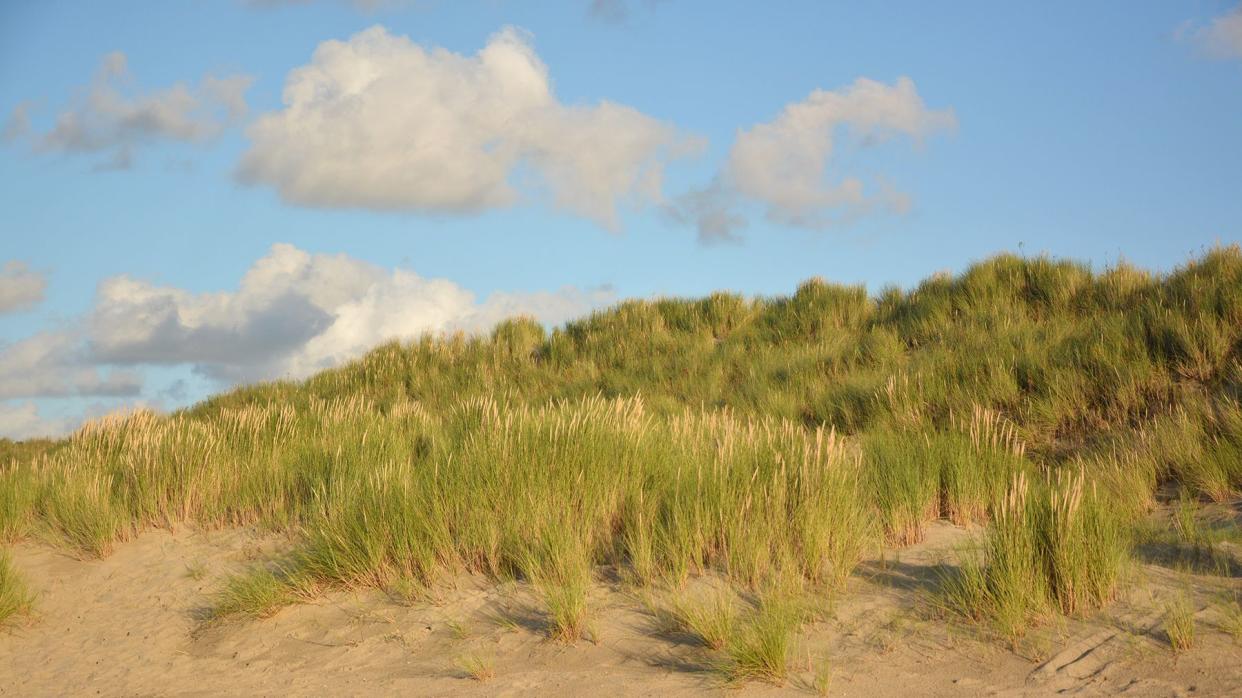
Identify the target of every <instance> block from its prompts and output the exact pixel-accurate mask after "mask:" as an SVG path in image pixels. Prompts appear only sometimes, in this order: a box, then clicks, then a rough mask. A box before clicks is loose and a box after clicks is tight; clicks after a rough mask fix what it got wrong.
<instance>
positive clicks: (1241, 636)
mask: <svg viewBox="0 0 1242 698" xmlns="http://www.w3.org/2000/svg"><path fill="white" fill-rule="evenodd" d="M1219 610H1220V615H1221V628H1222V629H1223V630H1224V631H1225V632H1226V633H1228V634H1229V636H1230V637H1232V638H1233V641H1234V643H1235V644H1237V643H1242V600H1239V599H1237V598H1233V597H1226V598H1224V599H1222V600H1221V602H1220V607H1219Z"/></svg>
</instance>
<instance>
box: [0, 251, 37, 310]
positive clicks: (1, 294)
mask: <svg viewBox="0 0 1242 698" xmlns="http://www.w3.org/2000/svg"><path fill="white" fill-rule="evenodd" d="M46 288H47V278H46V277H45V276H44V275H43V274H40V273H39V272H37V271H34V270H32V269H30V268H29V267H27V266H26V265H25V263H23V262H19V261H16V260H13V261H9V262H5V264H4V266H2V267H0V315H2V314H4V313H16V312H21V311H23V310H29V309H31V308H33V307H35V306H36V305H38V304H39V303H40V302H41V301H42V300H43V292H44V290H45V289H46Z"/></svg>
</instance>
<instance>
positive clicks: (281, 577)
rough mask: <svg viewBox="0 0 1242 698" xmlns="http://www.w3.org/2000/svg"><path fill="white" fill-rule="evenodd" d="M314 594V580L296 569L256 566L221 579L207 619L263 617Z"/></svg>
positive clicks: (315, 593)
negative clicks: (221, 582)
mask: <svg viewBox="0 0 1242 698" xmlns="http://www.w3.org/2000/svg"><path fill="white" fill-rule="evenodd" d="M318 595H319V590H318V589H317V587H316V585H315V583H314V581H313V580H311V579H309V578H308V577H307V576H306V575H305V573H304V572H303V571H302V570H300V569H297V568H296V567H292V566H286V567H278V568H276V569H269V568H267V567H256V568H253V569H251V570H249V571H246V572H243V573H241V574H237V575H233V576H230V577H228V578H226V579H225V580H224V584H223V587H222V588H221V589H220V591H219V592H217V594H216V597H215V603H214V604H213V605H212V607H211V609H210V612H209V619H210V620H213V621H219V620H224V619H227V618H231V617H239V616H240V617H248V618H267V617H269V616H271V615H274V614H275V613H276V612H277V611H279V610H280V609H282V608H284V607H286V606H290V605H292V604H295V603H303V602H306V601H309V600H311V599H313V598H315V597H316V596H318Z"/></svg>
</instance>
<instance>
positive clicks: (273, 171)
mask: <svg viewBox="0 0 1242 698" xmlns="http://www.w3.org/2000/svg"><path fill="white" fill-rule="evenodd" d="M283 100H284V107H283V108H282V109H281V110H279V111H276V112H272V113H267V114H264V115H262V116H261V117H259V118H258V119H257V120H256V122H255V123H254V124H252V125H251V126H250V127H249V128H248V130H247V135H248V136H249V138H250V140H251V147H250V149H249V150H248V152H247V153H246V154H245V155H244V156H243V159H242V161H241V163H240V166H239V169H238V173H239V176H240V177H241V179H242V180H243V181H246V182H250V183H256V184H266V185H270V186H272V187H274V188H275V189H276V190H277V191H278V192H279V193H280V195H281V197H282V198H283V199H285V200H286V201H289V202H292V203H296V204H300V205H305V206H319V207H355V208H367V209H377V210H408V211H424V212H440V213H470V212H477V211H482V210H484V209H489V208H495V207H502V206H507V205H510V204H512V203H514V202H515V201H517V200H518V199H519V197H520V195H521V193H522V192H526V193H530V192H531V191H533V190H537V189H542V188H546V189H547V190H548V191H549V192H550V194H551V197H552V199H553V201H554V202H555V204H556V205H557V206H558V207H559V208H561V209H564V210H567V211H569V212H572V213H574V214H577V215H581V216H585V217H587V218H590V219H592V220H594V221H597V222H598V223H600V224H601V225H603V226H605V227H608V228H609V229H614V230H615V229H617V228H619V226H620V223H619V219H618V206H619V205H621V204H624V203H630V204H635V205H641V204H645V203H654V202H659V201H660V198H661V181H662V176H663V168H664V164H665V162H666V161H667V160H668V159H669V158H671V157H675V156H677V155H680V154H682V153H684V152H686V151H688V150H690V149H693V148H694V147H697V145H698V144H697V142H696V141H695V140H694V139H690V138H687V137H685V136H683V135H681V134H679V133H678V132H677V130H676V129H675V128H673V127H672V126H671V125H669V124H667V123H664V122H662V121H658V120H656V119H654V118H652V117H649V116H646V115H644V114H642V113H640V112H639V111H637V110H635V109H633V108H631V107H627V106H624V105H620V104H615V103H612V102H607V101H602V102H599V103H598V104H594V105H566V104H563V103H562V102H560V101H559V100H558V99H557V97H556V95H555V94H554V92H553V89H552V83H551V80H550V78H549V76H548V69H547V67H546V66H545V65H544V64H543V62H542V61H541V60H540V59H539V57H538V56H537V55H536V54H535V51H534V49H533V48H532V47H531V45H530V43H529V41H528V40H527V37H526V36H525V35H523V34H522V33H520V32H519V31H517V30H515V29H511V28H510V29H504V30H502V31H501V32H499V33H497V34H496V35H494V36H493V37H492V38H491V39H490V40H489V41H488V43H487V45H486V46H484V47H483V48H482V49H481V50H480V51H479V52H478V53H477V54H475V55H473V56H466V55H461V54H457V53H453V52H451V51H447V50H444V49H428V48H424V47H422V46H419V45H418V44H415V43H414V42H412V41H410V39H408V38H406V37H401V36H394V35H392V34H390V33H389V32H388V31H387V30H386V29H384V28H383V27H380V26H376V27H373V28H371V29H368V30H366V31H363V32H360V33H358V34H356V35H354V36H353V37H351V38H350V39H349V40H348V41H326V42H324V43H322V44H320V45H319V47H318V48H317V49H316V50H315V53H314V56H313V57H312V59H311V62H310V63H309V64H307V65H305V66H302V67H300V68H297V69H295V70H293V71H292V72H291V73H290V74H289V76H288V78H287V80H286V83H285V87H284V93H283Z"/></svg>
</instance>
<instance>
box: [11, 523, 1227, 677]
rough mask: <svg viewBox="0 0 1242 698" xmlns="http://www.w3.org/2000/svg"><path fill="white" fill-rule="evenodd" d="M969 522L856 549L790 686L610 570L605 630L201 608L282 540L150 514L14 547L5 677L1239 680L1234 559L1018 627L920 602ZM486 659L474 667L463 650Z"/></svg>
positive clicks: (459, 599)
mask: <svg viewBox="0 0 1242 698" xmlns="http://www.w3.org/2000/svg"><path fill="white" fill-rule="evenodd" d="M966 535H967V534H966V532H964V531H962V530H960V529H956V528H954V527H952V526H949V525H947V524H938V525H936V526H935V527H933V529H932V531H931V534H930V535H929V536H928V539H927V541H925V542H924V543H922V544H920V545H919V546H915V547H913V548H908V549H905V550H902V551H900V554H895V553H890V556H891V557H889V559H887V560H883V561H881V560H873V561H869V562H867V563H865V564H864V565H863V567H862V569H861V570H860V572H859V574H858V575H856V578H855V579H854V580H852V582H851V588H850V589H849V590H848V592H847V593H845V594H843V595H842V598H841V599H840V600H839V601H838V603H837V604H836V606H835V608H834V610H833V612H832V614H831V615H830V617H829V618H828V619H827V620H824V621H822V622H819V623H816V624H814V625H812V626H810V627H809V628H807V630H806V631H805V632H804V633H803V635H802V636H801V637H800V638H799V650H798V654H797V657H798V659H797V670H796V671H795V672H794V675H793V676H791V678H790V680H789V681H788V682H787V683H786V684H785V685H784V686H781V687H775V686H770V685H767V684H762V683H748V684H745V685H743V686H740V687H739V686H728V685H724V684H722V683H721V681H720V679H719V678H718V675H717V674H715V673H713V672H712V671H711V670H710V661H711V658H710V656H709V655H708V653H707V652H706V650H704V649H703V648H701V647H697V646H695V645H694V644H692V643H690V642H687V641H685V640H684V639H679V638H676V637H669V636H666V635H661V634H660V632H659V630H658V627H657V623H656V622H655V619H654V618H653V617H652V615H650V614H649V613H647V612H645V611H644V610H643V606H642V605H641V604H640V603H637V602H636V601H635V599H634V598H633V597H632V596H630V595H628V594H627V592H625V591H624V590H623V589H622V588H621V587H620V586H619V585H615V584H608V583H607V582H605V581H601V584H600V585H599V586H600V588H599V590H598V593H597V596H596V598H594V599H593V608H594V609H595V623H594V629H595V632H596V635H597V638H596V639H597V642H594V643H592V642H589V641H582V642H579V643H578V644H577V645H574V646H565V645H562V644H558V643H554V642H551V641H548V640H546V639H545V638H544V635H543V633H542V631H541V629H540V628H541V623H542V621H541V619H540V616H539V613H538V611H537V610H536V608H535V606H534V605H533V603H532V602H533V599H532V598H531V597H530V596H529V592H528V591H527V590H526V589H524V588H523V587H522V586H521V585H502V586H499V587H497V586H495V585H494V584H488V583H486V582H485V581H484V580H481V579H462V580H459V582H458V583H457V585H456V587H455V588H453V589H448V590H445V591H443V592H442V594H441V598H439V599H438V600H437V602H436V603H432V604H419V605H414V606H403V605H400V604H397V603H394V602H393V601H392V600H390V599H389V598H387V597H386V596H384V595H383V594H379V593H374V592H368V593H360V594H351V593H338V594H333V595H330V596H328V597H326V598H324V599H322V600H321V601H319V602H317V603H313V604H309V605H304V606H298V607H293V608H288V609H284V610H282V611H281V612H279V613H278V614H276V615H275V616H273V617H271V618H268V619H264V620H258V621H246V622H235V623H227V624H223V625H216V626H211V627H203V626H202V624H201V622H200V619H201V618H202V617H203V611H204V609H205V607H206V606H207V605H208V604H209V603H210V599H211V592H212V591H213V590H214V589H216V588H218V585H219V583H220V580H221V578H222V577H223V576H224V575H226V574H228V573H230V572H232V571H236V570H240V569H242V568H244V567H245V566H246V565H249V564H253V563H254V561H256V560H261V559H264V558H265V557H267V556H269V555H271V554H273V553H274V552H275V551H276V550H277V549H278V548H279V545H280V542H279V541H274V540H271V539H265V538H262V537H260V536H258V535H257V534H255V533H253V532H248V531H229V532H191V531H181V532H178V533H176V534H173V533H169V532H167V531H151V532H148V533H146V534H143V535H142V536H140V537H139V538H137V539H136V540H134V541H131V542H129V543H127V544H124V545H121V546H119V547H118V549H117V550H116V552H115V553H113V554H112V555H111V556H110V557H108V558H107V559H105V560H92V561H83V560H78V559H74V558H73V557H70V556H68V555H66V554H65V553H64V552H62V551H58V550H56V549H54V548H51V547H47V546H42V545H36V544H21V545H18V546H16V549H15V551H14V553H15V560H16V563H17V566H18V567H19V568H20V570H21V571H22V572H23V573H24V575H25V577H26V578H27V579H28V580H29V581H30V583H31V585H32V586H33V587H35V589H36V591H37V593H38V599H37V602H36V608H37V611H36V613H35V614H34V615H33V616H32V617H30V618H29V619H27V620H26V621H25V622H23V623H21V624H19V625H17V626H15V627H11V628H8V629H6V630H3V631H0V695H4V696H10V695H12V696H18V695H20V696H45V695H46V696H51V695H105V696H154V695H177V696H189V695H221V694H224V695H333V696H338V695H339V696H348V695H391V694H397V693H401V694H412V695H461V694H471V695H473V694H482V695H501V696H507V695H582V694H595V695H652V696H655V695H659V696H665V695H690V694H696V695H697V694H702V693H721V694H730V695H732V694H735V693H744V694H747V695H749V694H757V695H765V694H790V695H794V694H801V695H809V694H811V693H812V692H813V689H812V683H813V682H814V677H815V675H816V669H817V668H819V667H822V666H823V664H822V663H823V662H825V661H826V662H828V663H829V666H830V667H831V675H832V679H831V685H830V694H831V695H842V696H868V697H869V698H877V697H881V696H906V695H928V696H939V695H944V696H948V695H1047V694H1052V693H1058V692H1062V693H1073V694H1079V695H1102V694H1109V695H1112V694H1125V695H1135V696H1180V695H1242V647H1239V645H1237V644H1235V643H1234V641H1233V639H1232V638H1231V637H1230V636H1228V635H1227V634H1225V633H1224V632H1223V630H1222V629H1221V628H1220V618H1219V609H1218V605H1217V600H1218V599H1219V598H1220V594H1221V593H1222V592H1230V591H1232V592H1233V593H1237V592H1238V590H1239V589H1242V586H1240V584H1242V580H1239V579H1238V578H1237V577H1236V576H1235V577H1229V576H1226V577H1220V576H1212V575H1194V574H1189V573H1187V572H1186V571H1184V570H1182V571H1175V570H1172V569H1169V568H1167V567H1162V566H1159V565H1155V564H1142V565H1140V566H1139V567H1138V569H1137V570H1136V573H1135V574H1136V579H1135V580H1133V583H1132V584H1130V585H1129V587H1128V588H1129V589H1130V591H1128V592H1127V594H1126V597H1125V598H1124V599H1123V600H1122V601H1120V602H1119V603H1116V604H1114V605H1113V606H1111V607H1110V608H1109V609H1108V610H1107V611H1106V612H1105V613H1103V614H1100V615H1098V616H1096V617H1093V618H1089V619H1083V620H1075V621H1071V622H1067V623H1063V624H1060V625H1058V626H1055V627H1044V628H1042V629H1040V630H1039V631H1037V632H1035V633H1033V634H1032V635H1031V636H1029V637H1028V638H1027V639H1026V640H1024V641H1023V642H1022V643H1021V644H1020V645H1019V646H1018V647H1016V648H1012V649H1011V648H1009V647H1007V646H1002V645H1000V644H998V643H997V642H996V641H995V640H989V639H986V638H983V637H981V636H980V634H979V632H978V631H976V630H973V629H971V628H970V627H967V626H963V625H962V624H960V623H948V622H945V621H944V620H942V619H936V618H935V617H934V616H932V615H929V613H928V611H927V603H926V593H927V591H928V590H929V589H930V585H931V584H933V580H934V579H935V574H934V568H933V566H934V565H935V564H936V563H937V562H939V561H941V560H943V559H944V556H945V554H946V551H948V550H951V549H952V548H953V546H954V545H956V544H958V543H960V542H961V541H962V540H963V538H964V537H965V536H966ZM1185 589H1190V590H1191V591H1192V595H1193V598H1194V603H1195V608H1196V609H1197V614H1196V619H1197V621H1198V629H1199V633H1198V638H1197V639H1198V644H1197V645H1196V647H1195V648H1194V649H1192V650H1191V651H1189V652H1188V653H1185V654H1183V655H1181V656H1178V657H1175V656H1174V655H1173V654H1172V653H1171V652H1170V651H1169V650H1168V648H1167V644H1166V641H1165V638H1164V637H1163V634H1162V630H1161V617H1160V609H1161V608H1163V604H1164V602H1165V600H1166V599H1167V598H1168V597H1169V595H1170V594H1175V593H1182V591H1183V590H1185ZM471 656H473V657H479V658H482V659H483V660H485V661H486V662H488V663H491V664H492V665H493V666H494V671H495V676H494V678H492V679H490V680H489V681H487V682H485V683H481V682H479V681H476V680H474V679H472V678H470V677H469V676H468V674H467V673H466V671H465V670H463V668H462V667H461V659H462V658H463V657H471Z"/></svg>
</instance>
